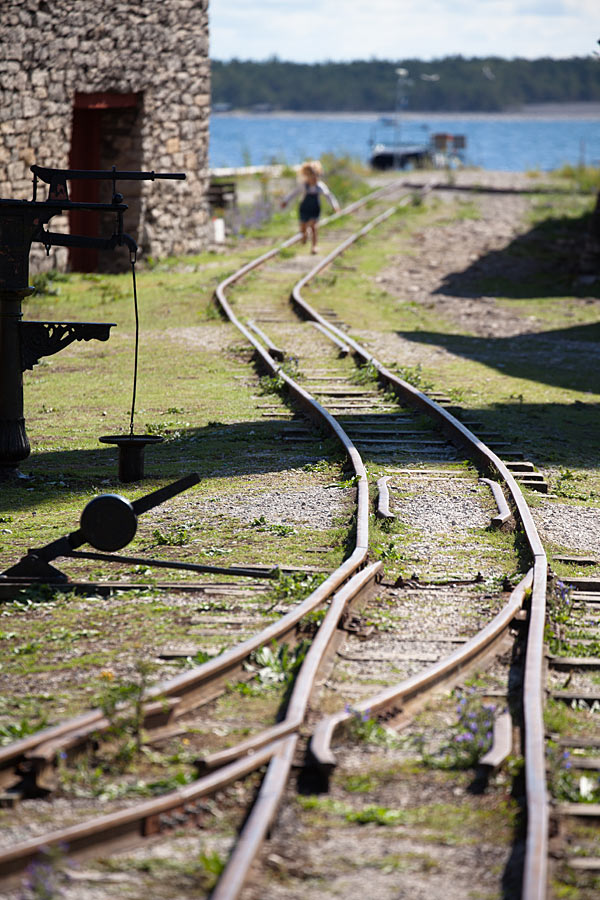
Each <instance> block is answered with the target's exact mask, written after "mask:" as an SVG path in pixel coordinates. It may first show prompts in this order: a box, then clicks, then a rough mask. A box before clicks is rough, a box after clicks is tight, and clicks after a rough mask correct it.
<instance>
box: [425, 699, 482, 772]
mask: <svg viewBox="0 0 600 900" xmlns="http://www.w3.org/2000/svg"><path fill="white" fill-rule="evenodd" d="M455 696H456V697H457V699H458V704H457V706H456V714H457V721H456V722H455V724H454V725H453V726H452V729H451V730H452V736H451V739H450V741H449V742H448V743H447V744H445V745H444V746H442V747H441V748H440V749H439V750H438V751H437V753H435V754H430V753H428V752H427V750H426V749H425V747H424V743H423V742H422V743H421V752H422V756H423V762H424V763H425V764H426V765H428V766H431V767H433V768H438V769H470V768H471V767H472V766H475V765H477V763H478V762H479V760H480V758H481V757H482V756H483V755H484V754H485V753H487V751H488V750H489V749H490V747H491V744H492V737H493V729H494V715H495V713H496V707H495V706H494V705H493V704H491V703H483V701H482V699H481V697H479V696H478V695H477V694H476V693H475V688H469V689H468V691H463V690H457V691H456V692H455Z"/></svg>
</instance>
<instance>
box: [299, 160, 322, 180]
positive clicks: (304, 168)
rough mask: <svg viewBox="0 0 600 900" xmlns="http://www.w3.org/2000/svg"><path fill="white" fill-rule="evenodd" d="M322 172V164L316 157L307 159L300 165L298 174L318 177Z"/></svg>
mask: <svg viewBox="0 0 600 900" xmlns="http://www.w3.org/2000/svg"><path fill="white" fill-rule="evenodd" d="M322 174H323V166H322V165H321V163H320V162H319V160H318V159H308V160H307V161H306V162H303V163H302V165H301V166H300V175H302V177H303V178H304V177H305V176H306V175H314V176H315V177H316V178H319V176H320V175H322Z"/></svg>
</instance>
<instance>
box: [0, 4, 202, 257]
mask: <svg viewBox="0 0 600 900" xmlns="http://www.w3.org/2000/svg"><path fill="white" fill-rule="evenodd" d="M1 7H2V11H1V16H0V197H13V198H19V199H30V198H31V179H32V176H31V172H30V171H29V166H30V165H31V164H32V163H37V164H39V165H43V166H49V167H52V168H68V167H69V162H70V154H71V141H72V134H73V110H74V105H75V95H76V93H77V94H78V96H81V95H83V97H84V99H85V96H86V95H89V94H100V93H108V94H110V95H111V96H114V95H120V94H125V95H131V94H136V95H137V99H136V102H137V106H136V108H135V109H112V108H111V109H106V110H104V111H103V112H102V126H101V128H102V134H103V139H102V147H101V152H100V163H101V165H102V166H108V167H110V166H111V165H112V164H113V163H114V164H115V165H117V166H118V168H122V169H124V168H135V169H143V170H154V171H157V172H159V171H164V172H172V171H180V172H185V173H186V175H187V180H186V181H184V182H178V181H155V182H120V184H119V187H118V189H119V190H120V191H121V192H122V193H123V194H124V196H125V202H128V201H131V204H130V206H131V208H130V210H129V219H128V220H127V219H126V223H125V224H126V230H130V233H132V235H133V237H134V238H135V239H136V240H137V242H138V244H139V246H140V248H141V252H142V254H146V255H151V256H153V257H159V256H165V255H170V254H181V253H194V252H198V251H200V250H201V249H203V248H204V247H205V246H206V244H207V240H208V226H209V217H208V210H207V207H206V203H205V199H204V198H205V192H206V187H207V178H208V159H207V156H208V125H209V109H210V71H209V57H208V9H207V7H208V0H119V2H115V0H106V2H99V0H47V2H45V0H2V3H1ZM115 157H117V158H115ZM80 167H81V168H88V167H89V168H94V167H95V166H87V165H85V166H84V165H82V166H80ZM42 187H43V188H44V190H45V186H42ZM43 197H45V192H44V191H42V192H41V197H40V195H38V198H43ZM102 199H104V197H103V198H102ZM105 225H106V223H105V222H103V223H102V230H103V229H104V228H105ZM109 227H110V226H109ZM51 228H52V230H54V231H65V230H68V223H67V220H66V217H63V218H62V220H61V219H59V218H58V217H57V218H55V219H53V220H52V222H51ZM101 233H103V231H101ZM109 233H110V232H109ZM44 255H45V254H44V251H43V248H42V249H41V251H40V250H37V251H36V252H35V253H32V268H33V269H34V270H35V269H40V268H48V267H49V266H58V267H59V268H61V269H63V268H65V267H67V266H68V256H67V251H66V250H64V249H62V248H55V249H52V250H51V258H50V259H49V260H47V261H46V262H44V261H43V257H44ZM107 255H108V254H107V253H102V254H101V256H107ZM107 265H108V266H110V263H107ZM103 267H106V266H105V265H103V264H102V263H101V264H100V268H103Z"/></svg>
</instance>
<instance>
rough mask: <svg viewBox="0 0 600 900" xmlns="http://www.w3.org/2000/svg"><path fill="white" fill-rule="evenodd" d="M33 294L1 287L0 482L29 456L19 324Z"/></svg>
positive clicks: (29, 289) (25, 290)
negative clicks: (25, 304)
mask: <svg viewBox="0 0 600 900" xmlns="http://www.w3.org/2000/svg"><path fill="white" fill-rule="evenodd" d="M32 292H33V291H32V289H31V288H25V289H22V290H15V291H11V290H7V289H6V288H2V287H1V286H0V479H1V478H3V477H4V478H6V477H7V476H9V475H10V474H13V473H15V472H16V470H17V466H18V465H19V463H20V462H22V461H23V460H24V459H27V457H28V456H29V452H30V449H29V441H28V439H27V432H26V431H25V419H24V417H23V373H22V370H21V341H20V338H19V324H20V321H21V319H22V317H23V314H22V312H21V303H22V301H23V298H24V297H27V296H29V294H31V293H32Z"/></svg>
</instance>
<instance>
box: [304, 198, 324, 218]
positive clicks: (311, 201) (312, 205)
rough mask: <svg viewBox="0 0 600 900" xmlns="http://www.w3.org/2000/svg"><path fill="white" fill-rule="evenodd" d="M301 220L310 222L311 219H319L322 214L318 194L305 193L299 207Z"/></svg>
mask: <svg viewBox="0 0 600 900" xmlns="http://www.w3.org/2000/svg"><path fill="white" fill-rule="evenodd" d="M299 214H300V221H301V222H310V221H311V219H318V218H319V216H320V215H321V204H320V203H319V196H318V194H305V196H304V197H303V199H302V203H301V204H300V209H299Z"/></svg>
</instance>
